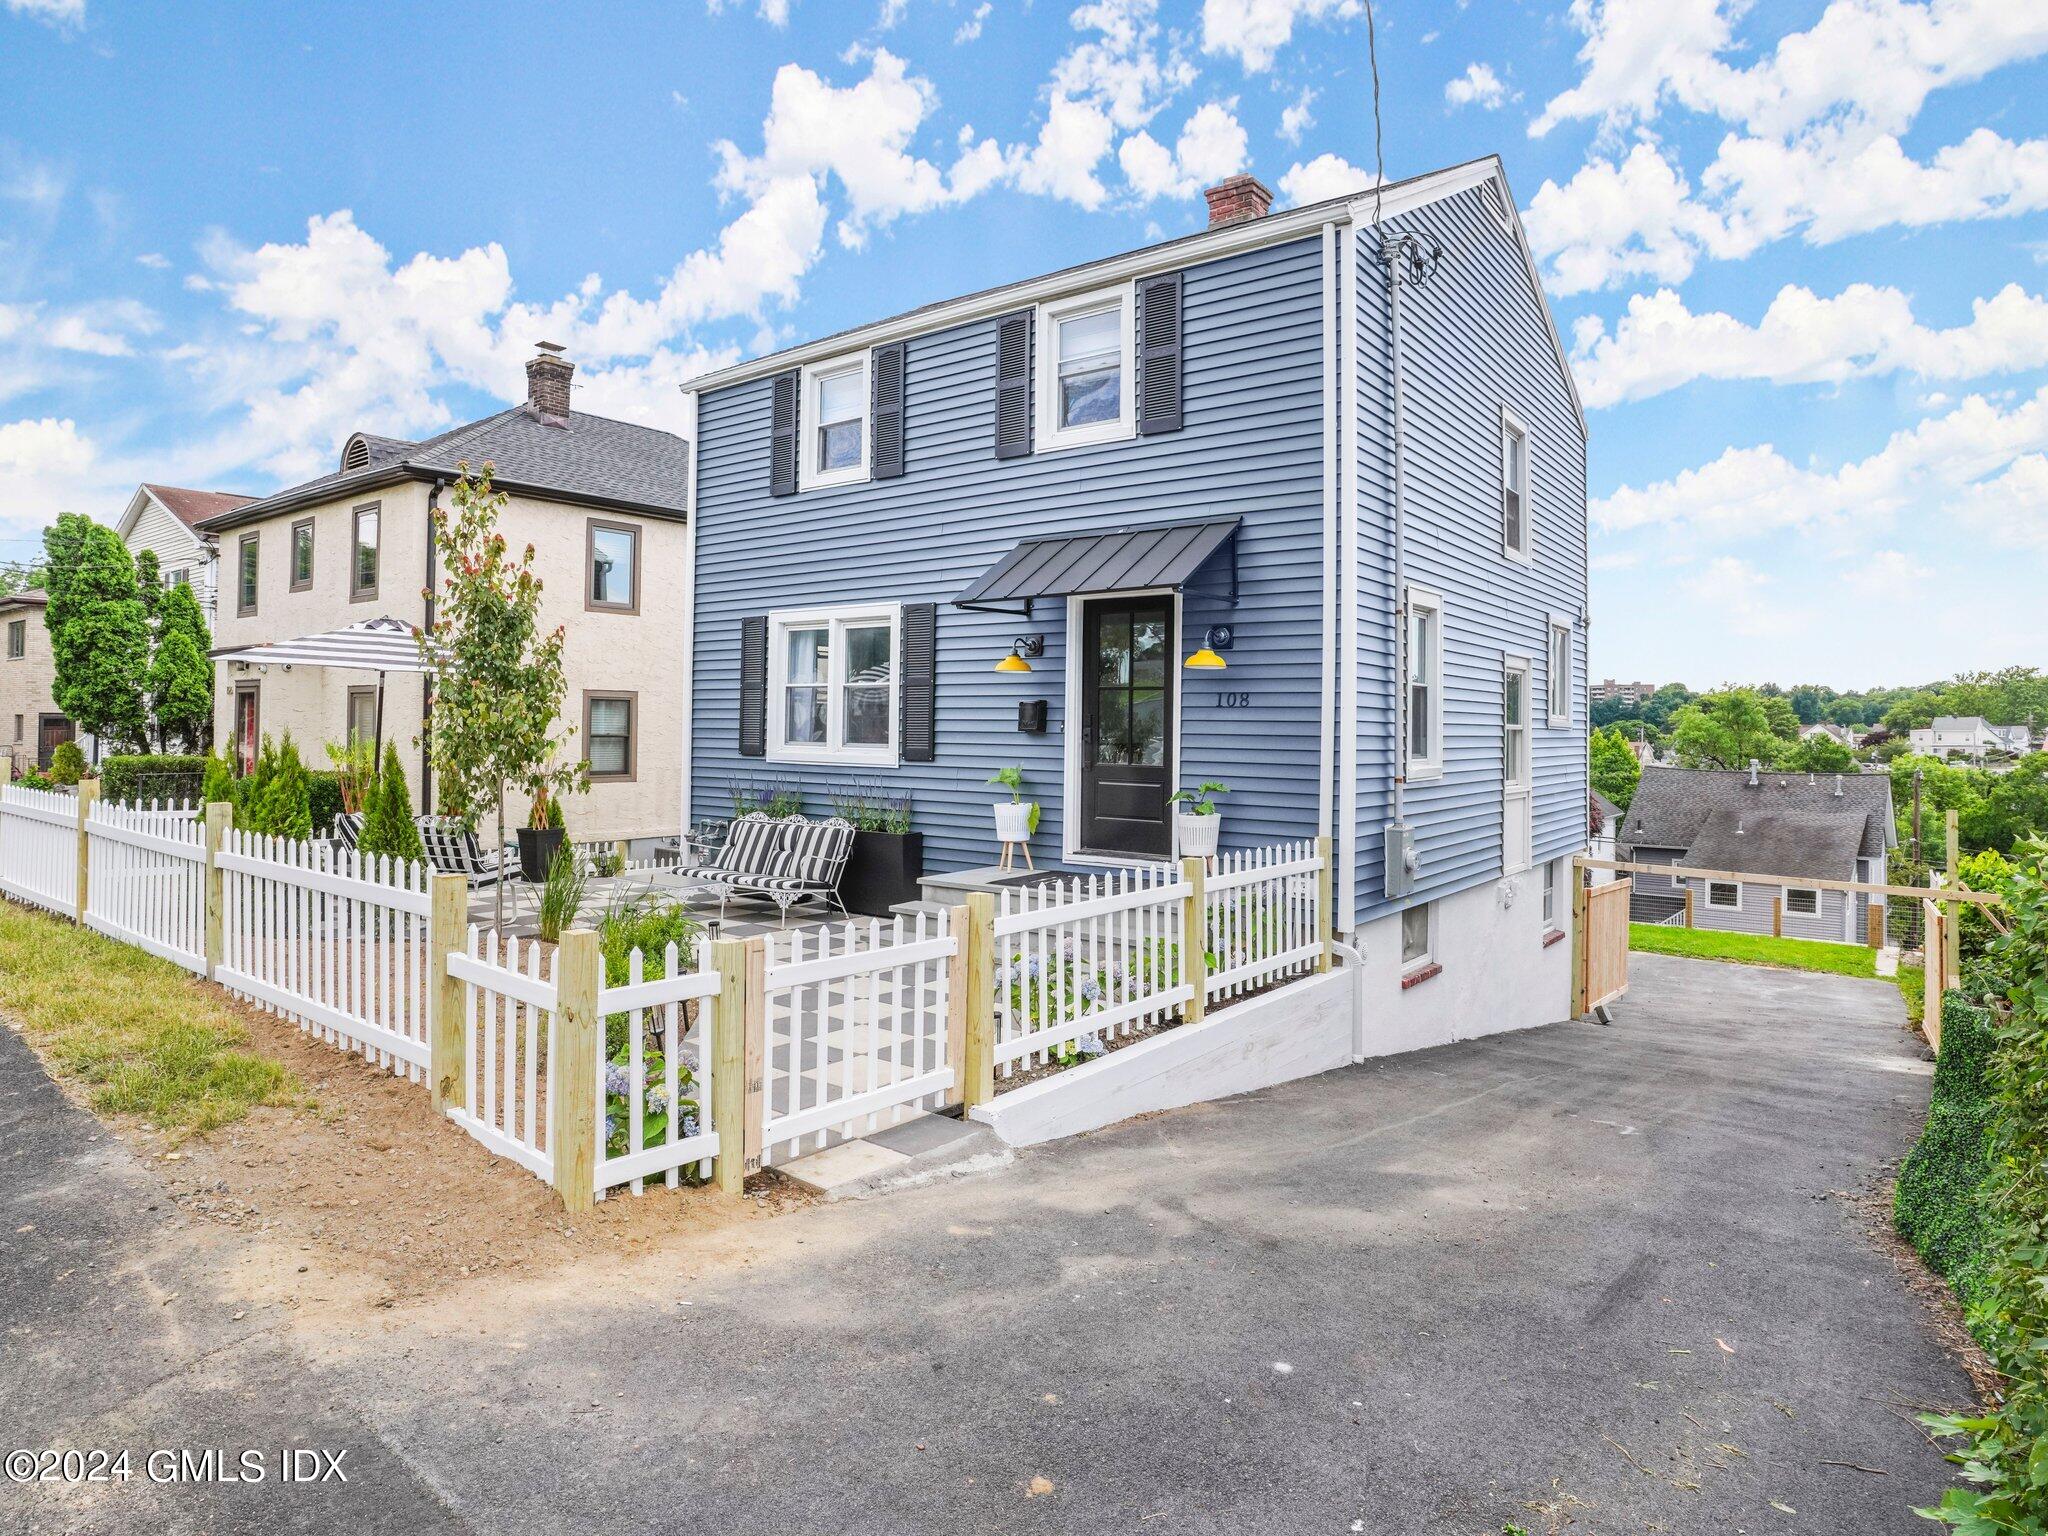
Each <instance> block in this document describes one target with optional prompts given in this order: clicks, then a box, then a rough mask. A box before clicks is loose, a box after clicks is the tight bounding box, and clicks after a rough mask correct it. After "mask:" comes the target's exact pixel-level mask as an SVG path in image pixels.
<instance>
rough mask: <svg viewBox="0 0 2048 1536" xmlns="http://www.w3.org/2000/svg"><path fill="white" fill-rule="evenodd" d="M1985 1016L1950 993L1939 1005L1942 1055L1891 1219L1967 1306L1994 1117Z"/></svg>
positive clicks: (1974, 1279) (1978, 1262)
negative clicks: (1988, 1137) (1989, 1138)
mask: <svg viewBox="0 0 2048 1536" xmlns="http://www.w3.org/2000/svg"><path fill="white" fill-rule="evenodd" d="M1995 1046H1996V1036H1995V1034H1994V1031H1993V1028H1992V1019H1991V1014H1990V1011H1989V1010H1988V1009H1984V1008H1980V1007H1978V1006H1977V1005H1976V1004H1975V1003H1972V1002H1969V1001H1968V1000H1966V999H1965V998H1964V997H1963V996H1962V995H1961V994H1959V993H1956V992H1949V993H1946V994H1944V995H1943V997H1942V1003H1941V1056H1940V1059H1939V1060H1938V1061H1937V1062H1936V1063H1935V1068H1934V1094H1933V1097H1932V1099H1931V1100H1930V1101H1929V1103H1928V1106H1927V1124H1926V1126H1925V1128H1923V1129H1922V1130H1921V1132H1920V1140H1919V1141H1918V1142H1917V1143H1916V1144H1915V1145H1914V1147H1913V1150H1912V1151H1911V1152H1910V1153H1908V1154H1907V1156H1906V1161H1905V1163H1904V1164H1903V1165H1902V1166H1901V1167H1900V1169H1899V1182H1898V1185H1897V1187H1896V1188H1895V1189H1894V1190H1893V1193H1892V1220H1893V1222H1894V1223H1895V1224H1896V1225H1897V1227H1898V1229H1899V1235H1900V1236H1901V1237H1903V1238H1905V1240H1906V1241H1907V1242H1909V1243H1911V1244H1912V1245H1913V1247H1914V1248H1915V1249H1916V1250H1917V1251H1918V1252H1919V1254H1920V1257H1921V1258H1923V1259H1925V1260H1926V1261H1927V1265H1928V1268H1930V1269H1932V1270H1933V1271H1934V1272H1935V1273H1936V1274H1938V1275H1940V1276H1941V1277H1942V1278H1943V1279H1945V1280H1947V1281H1948V1282H1949V1284H1951V1285H1953V1286H1954V1287H1955V1288H1956V1294H1957V1295H1959V1296H1960V1297H1962V1299H1963V1300H1964V1302H1965V1303H1968V1302H1971V1301H1974V1300H1976V1299H1977V1296H1978V1294H1979V1292H1980V1291H1981V1290H1982V1282H1983V1273H1984V1263H1985V1252H1984V1242H1985V1222H1984V1207H1983V1202H1982V1198H1981V1197H1982V1193H1983V1189H1984V1183H1985V1180H1986V1179H1988V1178H1989V1177H1990V1175H1991V1149H1990V1143H1989V1141H1988V1140H1987V1133H1988V1132H1989V1130H1990V1127H1991V1118H1992V1115H1993V1113H1994V1110H1995V1106H1994V1104H1993V1102H1992V1095H1991V1077H1990V1071H1991V1057H1992V1052H1993V1050H1994V1049H1995Z"/></svg>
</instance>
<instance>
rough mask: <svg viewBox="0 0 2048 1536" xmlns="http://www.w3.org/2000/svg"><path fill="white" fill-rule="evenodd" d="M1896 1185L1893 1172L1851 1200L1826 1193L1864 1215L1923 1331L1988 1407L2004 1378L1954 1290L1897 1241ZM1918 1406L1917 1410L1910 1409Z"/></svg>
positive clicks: (1909, 1246) (1840, 1194) (1906, 1244)
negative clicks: (1923, 1321)
mask: <svg viewBox="0 0 2048 1536" xmlns="http://www.w3.org/2000/svg"><path fill="white" fill-rule="evenodd" d="M1896 1182H1897V1169H1896V1168H1893V1169H1887V1170H1886V1171H1885V1173H1884V1174H1883V1175H1882V1176H1881V1177H1880V1178H1878V1179H1877V1180H1876V1181H1875V1182H1874V1183H1873V1184H1872V1185H1871V1186H1870V1187H1869V1188H1866V1189H1863V1190H1860V1191H1857V1192H1856V1193H1854V1194H1845V1192H1843V1191H1839V1190H1837V1191H1830V1193H1831V1194H1834V1195H1836V1196H1838V1197H1842V1198H1846V1199H1847V1200H1848V1201H1849V1203H1850V1204H1852V1205H1854V1206H1855V1207H1856V1209H1857V1211H1858V1212H1859V1213H1860V1214H1861V1215H1862V1217H1863V1221H1864V1225H1865V1227H1866V1228H1867V1229H1868V1232H1869V1236H1870V1240H1871V1241H1872V1242H1873V1243H1875V1244H1876V1245H1877V1247H1878V1248H1879V1249H1880V1250H1882V1251H1883V1253H1884V1255H1885V1257H1887V1258H1888V1259H1890V1260H1891V1261H1892V1268H1894V1269H1895V1270H1897V1271H1898V1273H1899V1278H1900V1279H1901V1280H1903V1281H1905V1283H1906V1289H1907V1290H1909V1291H1911V1292H1912V1293H1913V1297H1914V1299H1915V1300H1916V1301H1918V1302H1919V1303H1920V1306H1921V1309H1922V1311H1923V1312H1924V1313H1925V1315H1926V1318H1927V1326H1928V1327H1929V1328H1930V1329H1931V1330H1933V1333H1934V1337H1935V1339H1936V1341H1937V1342H1939V1343H1940V1345H1941V1347H1942V1348H1943V1349H1945V1350H1947V1351H1948V1353H1949V1355H1950V1356H1951V1357H1952V1358H1953V1359H1954V1360H1955V1362H1956V1363H1957V1364H1958V1365H1960V1366H1961V1367H1962V1368H1963V1371H1964V1373H1965V1374H1966V1375H1968V1376H1969V1378H1970V1385H1971V1386H1972V1387H1973V1388H1975V1389H1976V1393H1977V1401H1978V1402H1980V1403H1986V1402H1989V1401H1991V1400H1992V1398H1993V1397H1994V1396H1996V1395H1997V1394H1998V1392H1999V1391H2000V1390H2001V1389H2002V1388H2003V1385H2004V1381H2005V1378H2004V1377H2003V1376H2002V1375H2000V1374H1999V1370H1998V1367H1996V1366H1995V1365H1993V1364H1992V1363H1991V1357H1990V1356H1989V1355H1987V1354H1985V1353H1984V1350H1983V1347H1982V1346H1981V1345H1979V1344H1978V1342H1977V1341H1976V1339H1975V1338H1973V1337H1971V1334H1970V1330H1969V1327H1968V1326H1967V1325H1966V1324H1965V1323H1964V1322H1963V1308H1962V1303H1961V1302H1959V1301H1958V1300H1957V1299H1956V1292H1955V1287H1954V1286H1952V1285H1950V1284H1949V1283H1948V1282H1947V1281H1946V1280H1944V1279H1942V1278H1941V1276H1940V1275H1937V1274H1936V1273H1935V1272H1934V1271H1933V1270H1931V1269H1929V1268H1928V1267H1927V1261H1926V1260H1924V1259H1922V1258H1921V1257H1920V1255H1919V1254H1918V1253H1916V1252H1915V1251H1914V1249H1913V1245H1912V1244H1911V1243H1909V1242H1907V1241H1906V1240H1905V1239H1904V1238H1903V1237H1901V1236H1899V1229H1898V1228H1897V1227H1895V1226H1893V1225H1892V1186H1893V1185H1894V1184H1895V1183H1896ZM1914 1406H1916V1407H1917V1406H1921V1405H1917V1404H1916V1405H1914ZM1929 1411H1930V1412H1942V1413H1947V1412H1952V1411H1954V1408H1953V1405H1950V1406H1944V1407H1938V1408H1937V1407H1933V1406H1929Z"/></svg>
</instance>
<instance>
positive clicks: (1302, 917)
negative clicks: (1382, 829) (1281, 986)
mask: <svg viewBox="0 0 2048 1536" xmlns="http://www.w3.org/2000/svg"><path fill="white" fill-rule="evenodd" d="M1322 868H1323V861H1322V858H1321V857H1320V855H1318V854H1317V852H1316V845H1315V843H1314V842H1313V841H1312V840H1304V841H1302V842H1298V843H1279V844H1275V845H1274V846H1272V847H1269V848H1245V849H1240V850H1238V851H1235V852H1232V853H1225V854H1222V855H1219V856H1218V858H1217V860H1216V868H1215V871H1214V872H1213V873H1211V874H1210V875H1209V876H1208V877H1207V879H1206V880H1205V882H1204V884H1203V893H1202V904H1203V908H1204V929H1205V932H1206V936H1207V937H1206V944H1205V949H1206V953H1207V955H1208V956H1209V971H1208V995H1209V1000H1210V1001H1211V1002H1216V1001H1220V1000H1222V999H1226V998H1234V997H1241V996H1243V995H1244V994H1245V993H1247V992H1250V991H1254V990H1256V989H1257V988H1259V987H1263V986H1268V985H1270V984H1271V983H1273V982H1275V981H1279V980H1282V979H1284V978H1286V977H1288V976H1294V975H1300V974H1302V973H1305V972H1307V971H1312V970H1314V969H1315V967H1316V962H1317V961H1318V960H1319V959H1320V958H1321V956H1322V953H1323V934H1324V932H1325V931H1326V928H1325V924H1324V920H1323V911H1322V882H1321V879H1320V876H1321V873H1322Z"/></svg>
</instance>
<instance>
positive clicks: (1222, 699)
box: [1216, 693, 1252, 709]
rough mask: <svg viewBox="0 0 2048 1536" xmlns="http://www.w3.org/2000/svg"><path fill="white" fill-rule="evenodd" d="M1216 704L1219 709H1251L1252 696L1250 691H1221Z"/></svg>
mask: <svg viewBox="0 0 2048 1536" xmlns="http://www.w3.org/2000/svg"><path fill="white" fill-rule="evenodd" d="M1216 706H1217V708H1219V709H1250V708H1251V707H1252V696H1251V695H1250V694H1249V693H1219V694H1217V695H1216Z"/></svg>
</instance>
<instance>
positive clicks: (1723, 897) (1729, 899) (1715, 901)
mask: <svg viewBox="0 0 2048 1536" xmlns="http://www.w3.org/2000/svg"><path fill="white" fill-rule="evenodd" d="M1707 905H1708V906H1710V907H1718V908H1719V909H1720V910H1721V911H1723V912H1740V911H1741V910H1742V887H1741V886H1740V885H1739V884H1737V883H1736V882H1735V881H1733V880H1709V881H1708V882H1707Z"/></svg>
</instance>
